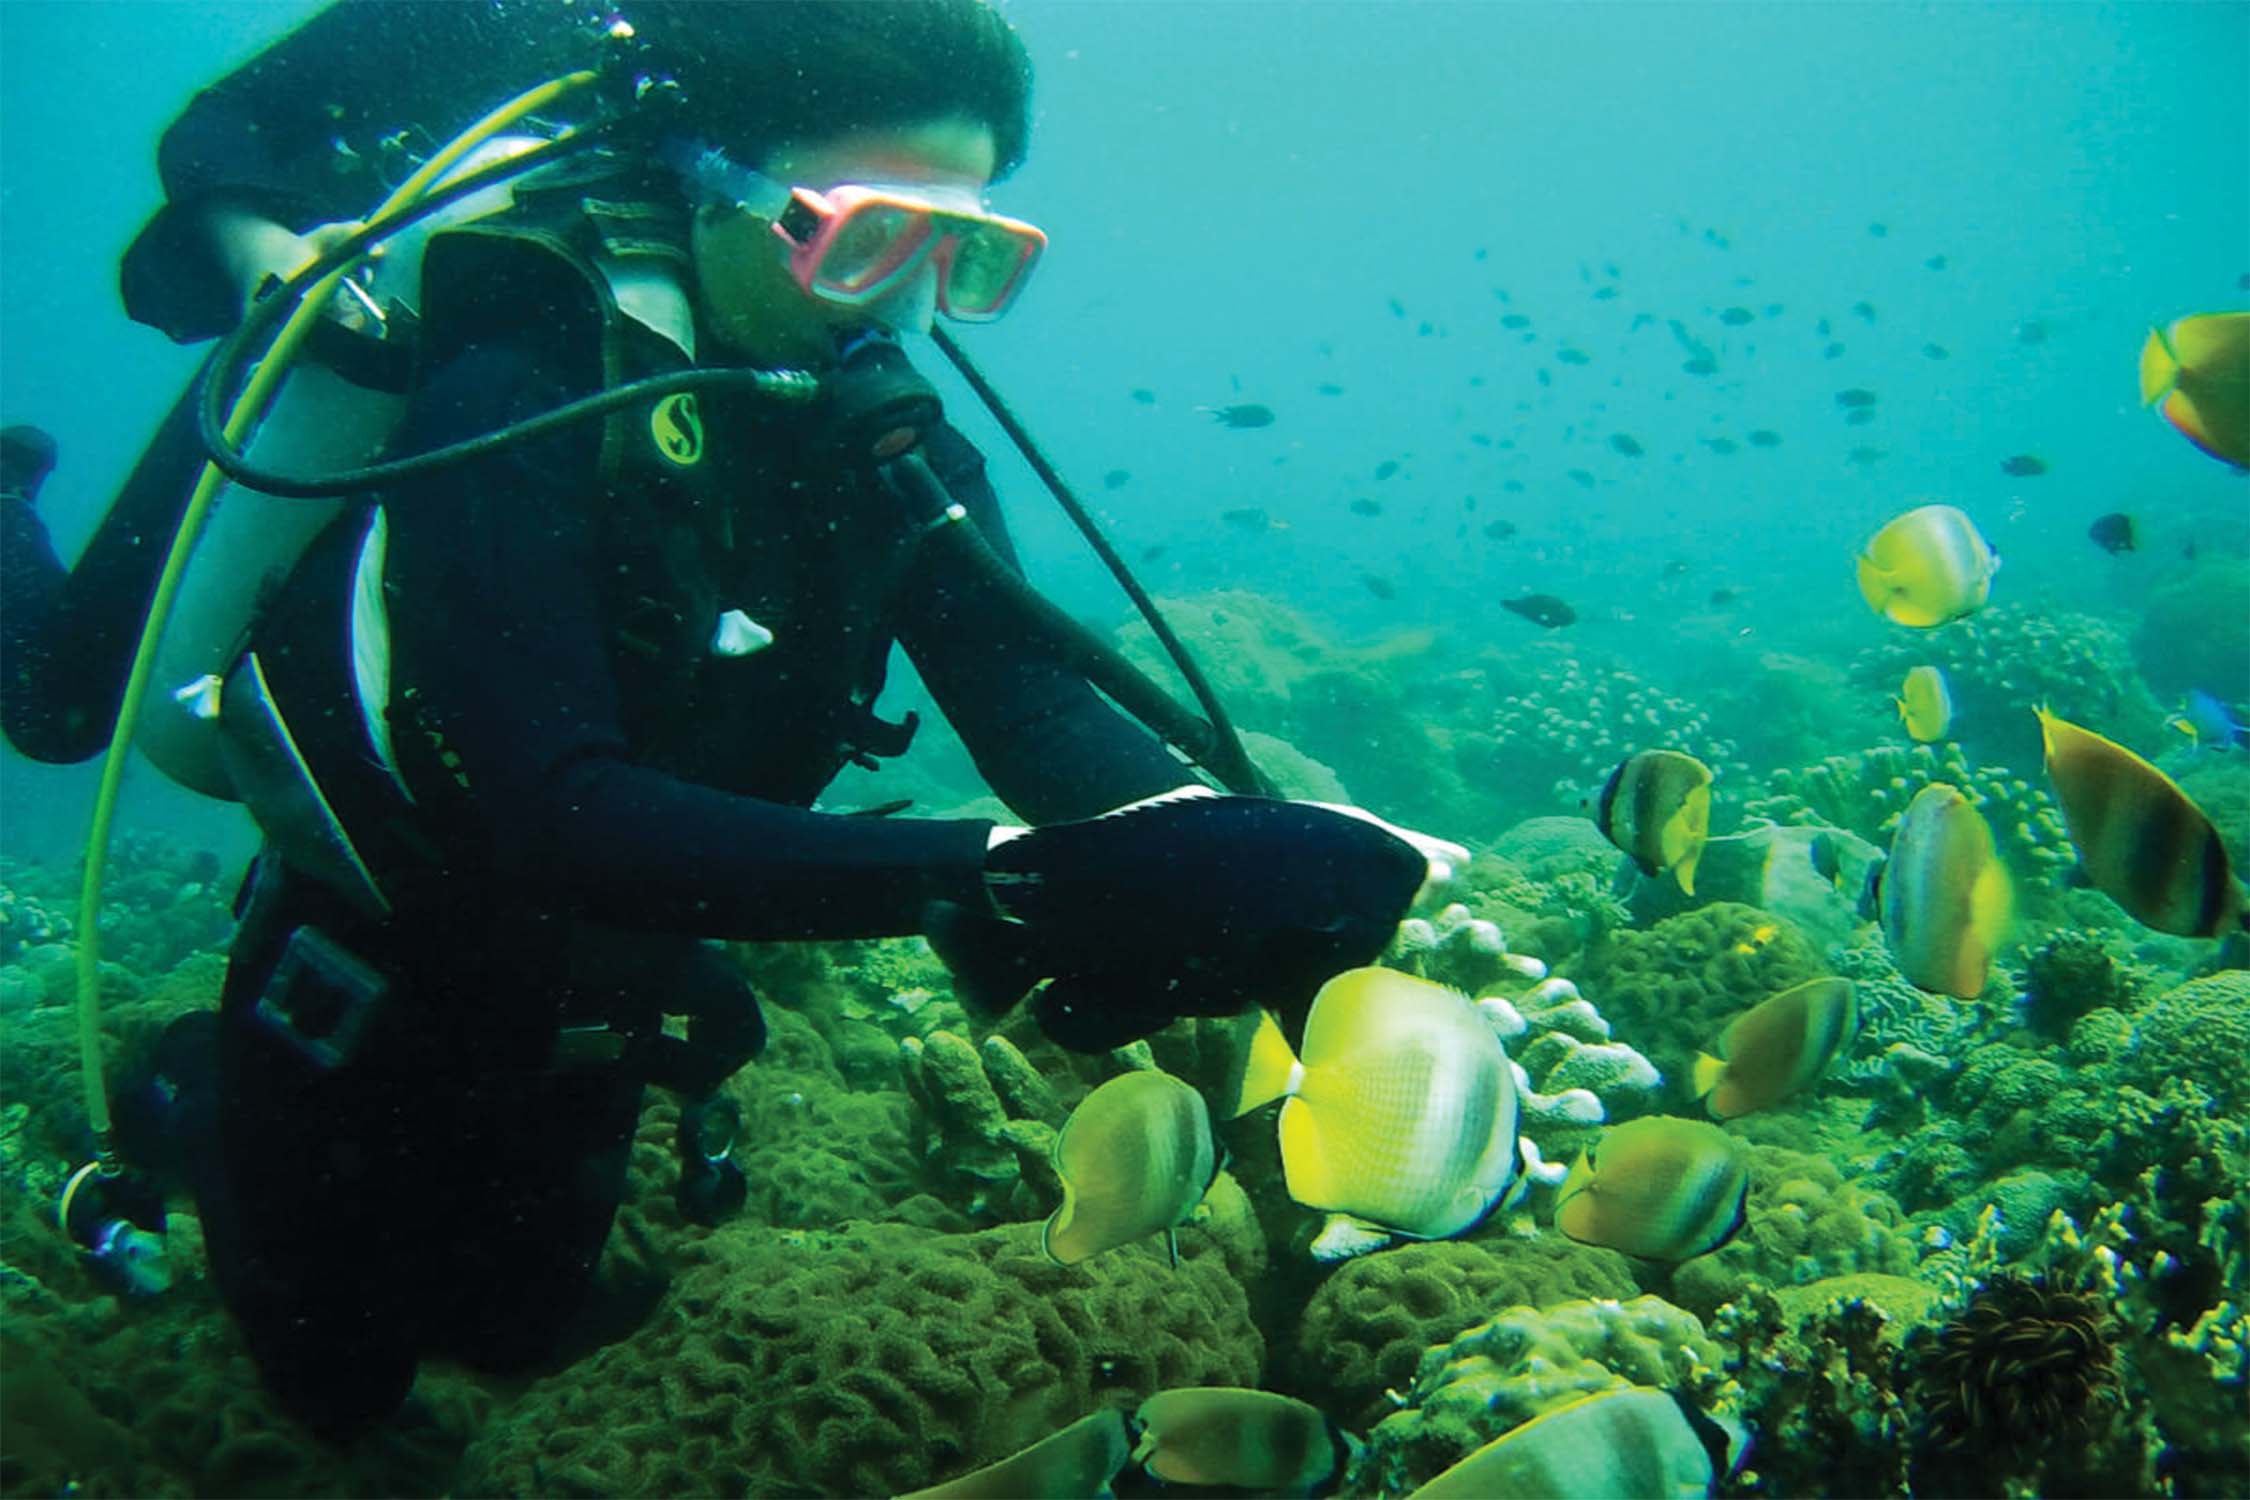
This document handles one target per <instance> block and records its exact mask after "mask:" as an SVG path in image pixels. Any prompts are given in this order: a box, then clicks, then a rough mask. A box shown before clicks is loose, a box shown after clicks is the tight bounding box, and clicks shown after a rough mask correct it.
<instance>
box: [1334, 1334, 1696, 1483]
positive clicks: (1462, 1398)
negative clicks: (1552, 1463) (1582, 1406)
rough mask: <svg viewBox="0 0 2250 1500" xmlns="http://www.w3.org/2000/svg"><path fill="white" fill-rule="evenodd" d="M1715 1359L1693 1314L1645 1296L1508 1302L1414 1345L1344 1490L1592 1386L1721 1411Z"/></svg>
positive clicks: (1391, 1476)
mask: <svg viewBox="0 0 2250 1500" xmlns="http://www.w3.org/2000/svg"><path fill="white" fill-rule="evenodd" d="M1723 1359H1724V1355H1723V1353H1722V1351H1721V1350H1720V1348H1719V1346H1718V1345H1717V1344H1715V1343H1713V1342H1712V1341H1711V1340H1710V1339H1709V1338H1707V1337H1705V1335H1704V1332H1703V1325H1702V1323H1700V1322H1699V1321H1697V1319H1696V1317H1695V1315H1694V1314H1692V1313H1689V1312H1686V1311H1683V1310H1682V1309H1680V1308H1678V1307H1675V1306H1673V1305H1672V1304H1671V1303H1669V1302H1665V1301H1663V1300H1661V1299H1660V1298H1656V1297H1636V1298H1634V1299H1633V1300H1632V1301H1630V1302H1614V1301H1609V1300H1607V1299H1595V1300H1590V1301H1583V1302H1564V1303H1559V1304H1557V1305H1555V1306H1553V1307H1547V1308H1535V1307H1517V1308H1511V1309H1509V1310H1508V1311H1506V1312H1503V1313H1501V1314H1499V1315H1498V1316H1496V1317H1494V1318H1493V1319H1491V1320H1490V1321H1489V1322H1485V1323H1480V1324H1478V1325H1477V1326H1476V1327H1474V1328H1471V1329H1468V1330H1467V1331H1466V1332H1463V1333H1461V1334H1460V1335H1458V1336H1457V1337H1455V1338H1454V1339H1452V1340H1451V1341H1450V1342H1448V1343H1443V1344H1438V1345H1435V1346H1433V1347H1432V1348H1430V1349H1428V1350H1426V1351H1424V1353H1423V1355H1422V1359H1421V1363H1420V1364H1419V1366H1417V1367H1416V1370H1415V1373H1414V1382H1413V1384H1412V1386H1411V1387H1410V1388H1409V1389H1407V1390H1405V1391H1403V1392H1401V1398H1402V1399H1401V1402H1400V1405H1401V1410H1399V1411H1397V1412H1395V1413H1393V1414H1392V1415H1391V1416H1388V1417H1386V1418H1384V1419H1383V1421H1382V1422H1381V1423H1380V1424H1379V1425H1378V1426H1377V1427H1376V1428H1375V1429H1374V1431H1372V1432H1370V1433H1369V1434H1368V1437H1367V1446H1366V1447H1365V1449H1363V1450H1362V1451H1361V1453H1360V1454H1359V1456H1358V1458H1357V1459H1356V1460H1355V1461H1354V1463H1353V1464H1352V1467H1351V1471H1350V1473H1349V1474H1348V1475H1347V1476H1346V1477H1345V1481H1344V1488H1345V1492H1346V1493H1348V1494H1355V1495H1403V1494H1406V1493H1407V1492H1409V1491H1411V1490H1412V1489H1414V1488H1415V1487H1416V1486H1418V1485H1421V1484H1425V1483H1427V1482H1428V1481H1430V1480H1431V1479H1433V1478H1435V1477H1436V1476H1437V1475H1438V1474H1440V1473H1442V1472H1443V1471H1444V1470H1446V1469H1448V1468H1450V1467H1452V1466H1453V1465H1454V1464H1456V1463H1458V1462H1460V1461H1461V1460H1462V1459H1463V1458H1466V1457H1467V1456H1468V1455H1469V1454H1471V1453H1473V1452H1475V1451H1476V1450H1477V1449H1478V1448H1480V1447H1482V1446H1484V1445H1485V1444H1486V1443H1489V1442H1491V1441H1492V1440H1493V1439H1494V1438H1496V1437H1499V1436H1500V1435H1501V1434H1502V1433H1504V1432H1507V1431H1508V1430H1509V1429H1511V1428H1513V1427H1517V1426H1520V1425H1521V1424H1522V1423H1525V1422H1528V1421H1530V1420H1531V1419H1532V1418H1534V1417H1536V1416H1539V1415H1541V1414H1542V1413H1544V1412H1548V1411H1552V1410H1554V1409H1555V1408H1556V1407H1558V1406H1561V1405H1563V1404H1564V1403H1566V1402H1569V1401H1573V1400H1576V1399H1577V1398H1579V1397H1581V1396H1591V1395H1596V1394H1599V1393H1600V1392H1602V1391H1609V1390H1620V1389H1623V1388H1624V1387H1626V1386H1630V1385H1649V1386H1657V1387H1659V1388H1662V1389H1666V1390H1677V1391H1680V1392H1682V1393H1683V1394H1684V1395H1686V1396H1688V1397H1689V1398H1690V1399H1694V1400H1697V1401H1699V1402H1700V1403H1702V1404H1704V1405H1705V1406H1706V1407H1713V1406H1716V1407H1718V1408H1719V1409H1722V1410H1723V1409H1725V1408H1726V1407H1727V1406H1728V1405H1730V1404H1731V1401H1730V1399H1729V1396H1730V1393H1729V1392H1728V1390H1727V1384H1728V1383H1727V1381H1726V1380H1725V1378H1724V1376H1723V1374H1722V1373H1721V1368H1720V1367H1721V1364H1722V1361H1723Z"/></svg>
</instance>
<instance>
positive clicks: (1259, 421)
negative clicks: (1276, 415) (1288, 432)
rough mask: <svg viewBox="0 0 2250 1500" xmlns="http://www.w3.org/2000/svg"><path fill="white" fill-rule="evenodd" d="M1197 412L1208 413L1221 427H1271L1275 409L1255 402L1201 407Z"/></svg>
mask: <svg viewBox="0 0 2250 1500" xmlns="http://www.w3.org/2000/svg"><path fill="white" fill-rule="evenodd" d="M1196 410H1197V411H1207V412H1209V413H1210V414H1211V420H1212V421H1214V422H1217V423H1218V424H1219V425H1220V426H1221V427H1271V426H1272V425H1273V408H1272V407H1270V406H1260V405H1259V404H1258V403H1257V402H1255V401H1237V402H1236V403H1235V404H1234V405H1232V406H1199V407H1197V408H1196Z"/></svg>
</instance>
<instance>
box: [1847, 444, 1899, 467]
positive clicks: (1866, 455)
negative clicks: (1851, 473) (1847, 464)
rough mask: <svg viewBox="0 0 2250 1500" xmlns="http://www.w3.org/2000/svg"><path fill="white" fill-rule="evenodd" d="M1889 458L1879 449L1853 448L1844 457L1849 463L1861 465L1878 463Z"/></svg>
mask: <svg viewBox="0 0 2250 1500" xmlns="http://www.w3.org/2000/svg"><path fill="white" fill-rule="evenodd" d="M1889 456H1890V455H1889V454H1887V453H1886V452H1884V450H1882V449H1881V448H1854V449H1853V450H1852V451H1851V452H1849V453H1847V454H1845V455H1844V457H1845V458H1847V459H1849V460H1850V461H1851V462H1853V463H1855V464H1861V465H1866V464H1872V463H1880V462H1881V461H1882V460H1883V459H1885V458H1887V457H1889Z"/></svg>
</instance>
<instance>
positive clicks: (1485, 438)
mask: <svg viewBox="0 0 2250 1500" xmlns="http://www.w3.org/2000/svg"><path fill="white" fill-rule="evenodd" d="M1469 441H1470V442H1472V443H1474V444H1476V445H1477V446H1478V447H1479V448H1489V447H1491V446H1492V434H1491V433H1489V432H1472V433H1470V434H1469Z"/></svg>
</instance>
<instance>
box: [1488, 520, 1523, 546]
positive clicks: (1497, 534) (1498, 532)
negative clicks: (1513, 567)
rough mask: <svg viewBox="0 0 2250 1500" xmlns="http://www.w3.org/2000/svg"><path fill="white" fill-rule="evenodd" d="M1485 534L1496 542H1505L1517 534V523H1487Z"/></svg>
mask: <svg viewBox="0 0 2250 1500" xmlns="http://www.w3.org/2000/svg"><path fill="white" fill-rule="evenodd" d="M1484 534H1485V535H1486V536H1488V537H1490V538H1492V539H1493V540H1494V541H1496V542H1504V541H1506V540H1507V539H1508V538H1509V537H1512V536H1514V535H1515V534H1516V523H1515V522H1513V521H1487V522H1485V523H1484Z"/></svg>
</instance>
